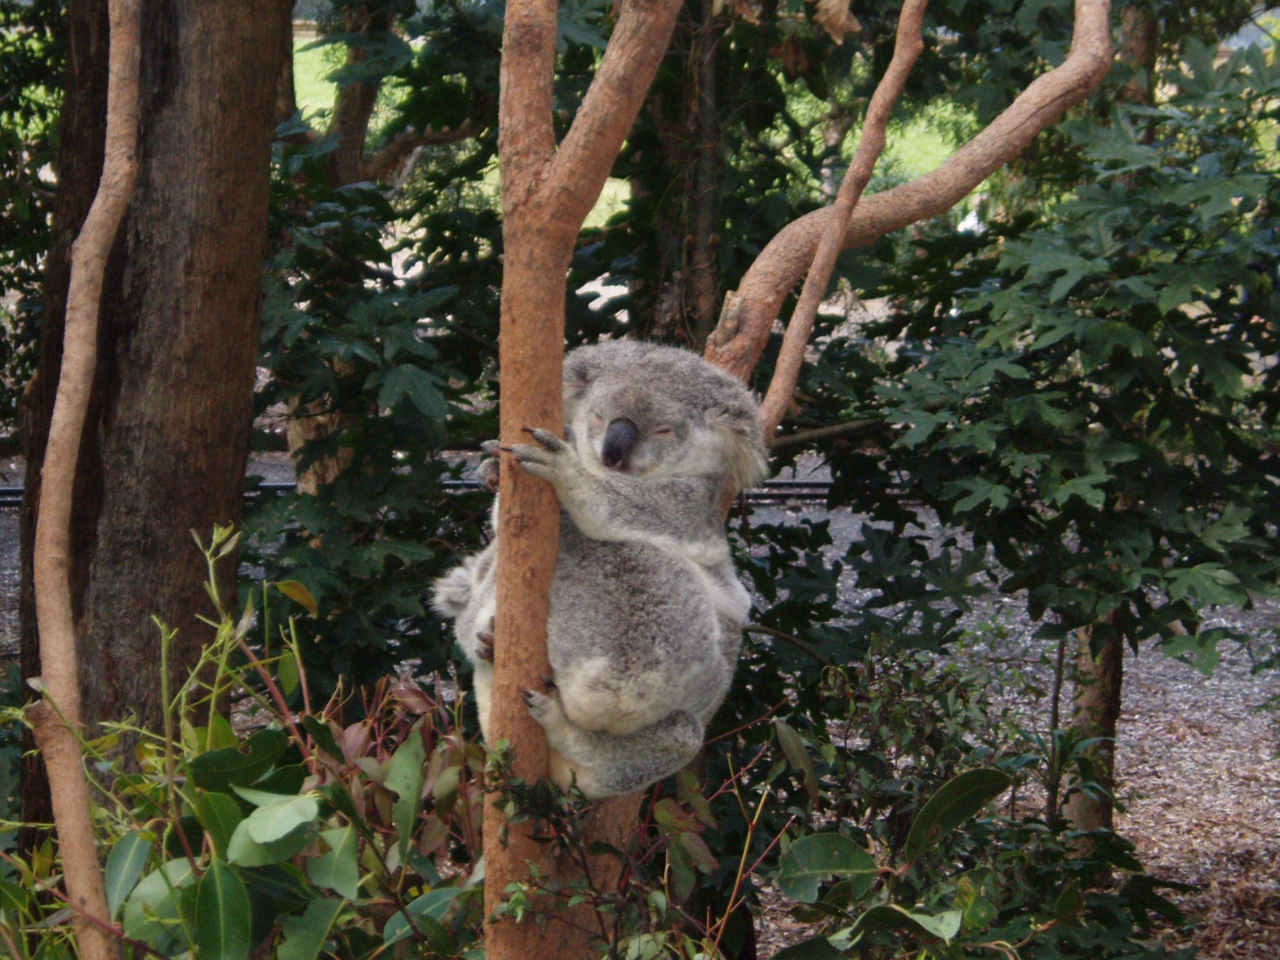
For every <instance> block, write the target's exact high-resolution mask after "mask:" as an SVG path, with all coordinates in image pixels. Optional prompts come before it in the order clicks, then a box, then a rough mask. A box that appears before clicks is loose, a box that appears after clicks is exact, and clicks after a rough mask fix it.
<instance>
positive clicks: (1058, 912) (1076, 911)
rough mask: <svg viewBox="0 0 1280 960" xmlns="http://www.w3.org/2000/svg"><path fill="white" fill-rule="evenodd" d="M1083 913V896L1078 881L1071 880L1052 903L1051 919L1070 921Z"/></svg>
mask: <svg viewBox="0 0 1280 960" xmlns="http://www.w3.org/2000/svg"><path fill="white" fill-rule="evenodd" d="M1082 913H1084V894H1083V893H1081V892H1080V881H1079V880H1072V881H1071V882H1070V883H1069V884H1067V886H1066V888H1065V889H1064V890H1063V891H1062V892H1061V893H1060V894H1058V899H1056V900H1055V901H1053V919H1055V920H1070V919H1071V918H1072V917H1077V916H1079V915H1080V914H1082Z"/></svg>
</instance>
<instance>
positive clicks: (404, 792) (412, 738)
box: [383, 729, 426, 861]
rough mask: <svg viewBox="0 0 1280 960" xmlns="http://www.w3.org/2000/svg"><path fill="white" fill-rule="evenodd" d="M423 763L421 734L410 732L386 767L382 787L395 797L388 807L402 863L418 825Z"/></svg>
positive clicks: (424, 758) (424, 760)
mask: <svg viewBox="0 0 1280 960" xmlns="http://www.w3.org/2000/svg"><path fill="white" fill-rule="evenodd" d="M425 762H426V752H425V750H424V747H423V744H422V734H421V733H419V732H418V730H417V729H414V730H413V731H411V732H410V734H409V737H408V739H406V740H405V742H404V743H402V744H400V748H399V749H398V750H396V752H395V756H393V757H392V758H391V760H390V762H389V763H388V764H387V779H386V781H385V783H384V784H383V785H384V786H385V787H386V788H387V789H388V790H390V791H392V792H393V793H394V794H395V795H396V797H397V800H396V802H395V805H394V806H393V807H392V818H393V819H394V821H395V825H396V833H397V834H398V835H399V838H400V859H401V860H402V861H403V859H404V858H405V856H406V855H407V854H408V852H409V841H410V840H411V839H412V837H413V828H414V826H415V825H416V824H417V822H418V810H419V808H420V807H421V804H422V784H423V782H424V781H423V776H424V774H423V769H422V768H423V764H424V763H425Z"/></svg>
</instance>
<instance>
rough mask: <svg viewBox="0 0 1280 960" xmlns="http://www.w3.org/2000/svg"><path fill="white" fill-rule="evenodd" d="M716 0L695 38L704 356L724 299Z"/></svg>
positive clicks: (697, 309)
mask: <svg viewBox="0 0 1280 960" xmlns="http://www.w3.org/2000/svg"><path fill="white" fill-rule="evenodd" d="M715 9H716V5H715V3H714V2H712V0H703V2H702V26H701V29H700V30H699V31H698V32H697V34H696V35H695V38H694V44H693V50H692V55H693V56H692V59H693V65H692V66H693V69H692V70H691V71H690V73H691V75H692V77H693V80H694V84H695V90H696V93H697V100H696V103H697V144H698V163H697V167H696V168H695V173H694V184H693V255H692V256H691V257H690V259H689V285H690V288H691V293H692V299H693V325H692V326H693V331H692V332H693V347H694V349H695V350H701V349H702V348H703V346H704V345H705V344H706V342H707V337H709V336H710V335H711V331H712V330H714V329H715V325H716V319H717V316H718V310H717V306H718V303H719V299H720V268H719V260H718V257H717V255H716V248H717V246H718V238H717V237H716V232H715V231H716V222H717V220H718V219H719V218H718V216H717V214H718V212H719V204H718V203H717V202H716V181H717V180H718V179H719V173H720V119H719V115H718V110H719V104H718V103H717V102H716V51H717V50H718V49H719V46H720V36H721V34H723V33H724V27H723V25H722V24H723V21H722V20H719V19H718V18H717V17H716V13H715Z"/></svg>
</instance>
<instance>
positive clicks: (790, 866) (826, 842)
mask: <svg viewBox="0 0 1280 960" xmlns="http://www.w3.org/2000/svg"><path fill="white" fill-rule="evenodd" d="M879 870H880V868H879V866H878V865H877V864H876V862H875V860H873V859H872V858H871V855H870V854H869V853H867V851H865V850H863V849H862V847H860V846H858V844H856V843H854V842H853V841H852V840H851V839H849V838H848V837H846V836H844V834H840V833H818V834H814V835H812V836H808V837H802V838H800V839H799V840H797V841H796V842H795V843H793V844H791V846H790V847H788V848H787V852H786V853H784V854H783V855H782V857H781V859H780V860H779V861H778V876H777V879H776V881H775V882H776V883H777V885H778V889H779V890H781V891H782V892H783V894H785V895H786V896H788V897H790V898H791V899H792V900H798V901H800V902H801V903H813V902H814V901H815V900H817V899H818V887H819V886H820V885H821V884H822V883H823V882H824V881H825V880H827V879H829V878H830V877H832V876H839V877H848V878H849V881H850V885H851V886H852V888H853V891H852V893H853V897H854V899H858V898H860V897H862V896H864V895H865V894H866V892H867V891H868V890H870V889H871V883H872V881H873V880H875V876H876V874H877V873H878V872H879Z"/></svg>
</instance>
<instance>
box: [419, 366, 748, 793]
mask: <svg viewBox="0 0 1280 960" xmlns="http://www.w3.org/2000/svg"><path fill="white" fill-rule="evenodd" d="M564 401H565V420H566V422H567V423H568V425H569V436H570V438H571V439H570V440H569V441H568V442H566V441H564V440H561V439H560V438H558V437H556V436H555V435H554V434H552V433H550V432H548V431H546V430H533V431H531V433H532V435H533V438H534V440H535V441H537V443H536V445H534V444H527V445H526V444H521V445H517V446H515V447H512V448H511V452H512V453H513V455H514V456H515V459H516V461H517V462H519V463H520V464H521V466H522V467H523V468H524V469H525V470H527V471H528V472H529V473H531V474H533V475H535V476H538V477H542V478H543V479H545V480H547V481H548V482H549V483H551V484H552V486H554V487H555V490H556V493H557V495H558V496H559V498H560V504H561V506H562V508H563V509H564V515H563V517H562V520H561V525H560V554H559V561H558V563H557V566H556V572H555V578H554V581H553V584H552V588H551V614H550V618H549V621H548V624H547V652H548V655H549V658H550V662H551V669H552V671H553V673H554V677H553V680H552V682H551V683H550V684H548V687H547V692H546V693H545V694H543V693H537V692H533V691H529V692H527V693H526V697H527V699H528V703H529V709H530V711H531V712H532V713H533V715H534V717H535V718H536V719H537V720H538V722H539V723H541V724H542V727H543V729H544V730H545V731H546V733H547V739H548V742H549V743H550V745H551V748H552V750H553V751H554V754H553V762H552V777H553V779H555V780H556V782H557V783H559V784H560V785H561V786H562V787H567V786H568V785H569V783H570V782H575V781H576V783H577V786H578V788H579V789H580V790H581V791H582V792H583V794H584V795H585V796H587V797H592V798H594V797H607V796H614V795H617V794H623V793H630V792H631V791H633V790H639V789H641V788H643V787H645V786H648V785H649V784H651V783H653V782H654V781H655V780H659V779H661V778H662V777H664V776H667V775H669V774H671V773H674V772H675V771H676V770H679V769H680V768H681V767H682V766H684V765H685V764H686V763H688V762H689V760H691V759H692V758H693V756H694V754H695V753H696V752H697V751H698V749H699V748H700V747H701V745H702V740H703V733H704V729H705V725H706V724H707V722H708V721H709V720H710V719H711V716H712V715H713V714H714V713H715V711H716V709H717V708H718V707H719V706H720V703H721V701H722V700H723V699H724V696H725V694H726V693H727V692H728V690H729V686H730V683H731V682H732V678H733V671H734V666H735V664H736V662H737V658H738V651H739V649H740V647H741V644H742V626H743V624H744V623H745V621H746V617H747V613H748V609H749V607H750V601H749V599H748V597H747V593H746V591H745V590H744V589H743V587H742V585H741V584H740V583H739V582H738V578H737V575H736V573H735V571H734V569H733V565H732V563H731V561H730V557H729V544H728V541H727V539H726V538H725V533H724V523H723V520H722V519H721V513H720V509H721V504H722V503H723V502H725V498H727V497H730V496H733V495H736V494H737V493H738V492H740V491H741V490H742V489H743V488H744V487H745V486H747V485H748V484H750V483H753V482H755V481H757V480H758V479H761V478H763V476H764V474H765V450H764V443H763V440H762V437H761V435H760V430H759V427H758V426H757V423H756V403H755V400H754V398H753V397H752V396H751V394H750V393H749V392H748V391H747V389H746V388H745V387H744V386H743V385H742V384H741V383H739V382H738V381H737V380H736V379H734V378H733V377H731V376H729V375H728V374H726V373H724V372H722V371H720V370H717V369H716V368H714V367H712V366H711V365H710V364H708V363H707V362H706V361H704V360H703V359H702V358H701V357H699V356H697V355H696V354H693V353H689V352H688V351H684V350H679V349H675V348H672V347H662V346H657V345H655V344H649V343H634V342H630V341H613V342H609V343H602V344H597V345H595V346H590V347H582V348H580V349H578V350H575V351H573V352H572V353H570V354H569V355H568V356H567V357H566V358H565V371H564ZM619 438H621V439H619ZM490 449H491V448H490ZM606 461H611V462H610V465H608V466H606ZM481 474H482V476H484V477H485V478H486V481H489V480H491V479H492V475H493V471H492V464H491V463H486V464H485V465H482V469H481ZM495 516H496V506H495ZM496 559H497V543H496V540H495V541H494V542H493V543H490V545H489V546H488V548H486V549H485V550H484V551H482V552H481V553H478V554H476V555H474V556H472V557H470V558H468V559H467V560H466V561H465V562H464V563H463V564H462V565H461V566H460V567H457V568H456V569H454V570H452V571H451V572H450V573H449V574H447V575H446V576H444V577H443V578H441V579H440V580H438V581H436V584H435V597H434V606H435V608H436V609H437V610H438V611H439V612H440V613H441V614H443V615H444V616H447V617H452V618H455V620H456V623H455V625H454V634H455V636H456V638H457V640H458V643H459V645H460V646H461V647H462V649H463V651H464V652H465V653H466V654H467V656H468V658H469V659H470V660H471V662H472V664H473V665H474V666H475V684H476V699H477V705H478V707H479V711H480V722H481V727H482V728H483V732H484V733H485V735H486V736H487V735H488V729H487V728H488V716H489V691H490V685H491V683H492V675H493V668H492V664H491V662H490V661H491V660H492V648H491V646H489V644H491V643H492V637H491V634H490V633H489V631H490V630H491V629H492V628H491V626H490V625H491V624H492V622H493V617H494V604H495V595H496V566H497V564H496Z"/></svg>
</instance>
